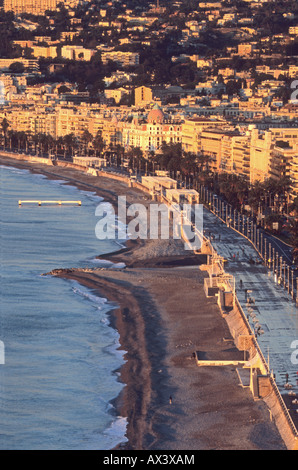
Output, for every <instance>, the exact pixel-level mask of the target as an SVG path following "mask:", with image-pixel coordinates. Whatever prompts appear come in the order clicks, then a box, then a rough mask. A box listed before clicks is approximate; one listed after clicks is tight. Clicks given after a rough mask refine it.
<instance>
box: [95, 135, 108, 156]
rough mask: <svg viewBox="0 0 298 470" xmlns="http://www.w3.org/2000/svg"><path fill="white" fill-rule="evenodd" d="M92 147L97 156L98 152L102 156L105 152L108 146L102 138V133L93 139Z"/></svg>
mask: <svg viewBox="0 0 298 470" xmlns="http://www.w3.org/2000/svg"><path fill="white" fill-rule="evenodd" d="M92 145H93V148H94V150H95V155H97V152H98V153H99V155H101V153H102V152H103V151H104V149H105V146H106V143H105V141H104V140H103V138H102V132H101V131H98V132H97V134H96V136H95V137H94V139H93V142H92Z"/></svg>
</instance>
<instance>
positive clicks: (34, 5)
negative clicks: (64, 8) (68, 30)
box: [3, 0, 60, 15]
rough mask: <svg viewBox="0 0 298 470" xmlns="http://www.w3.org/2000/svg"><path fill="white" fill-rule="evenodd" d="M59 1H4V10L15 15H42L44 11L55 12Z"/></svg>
mask: <svg viewBox="0 0 298 470" xmlns="http://www.w3.org/2000/svg"><path fill="white" fill-rule="evenodd" d="M59 2H60V0H4V5H3V6H4V10H5V11H13V12H14V13H15V15H20V14H22V13H31V14H32V15H43V14H44V13H45V12H46V10H56V8H57V5H58V3H59Z"/></svg>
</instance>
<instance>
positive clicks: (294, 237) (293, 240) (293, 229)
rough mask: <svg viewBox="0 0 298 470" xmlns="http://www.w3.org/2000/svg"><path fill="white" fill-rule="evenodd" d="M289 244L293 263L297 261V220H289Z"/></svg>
mask: <svg viewBox="0 0 298 470" xmlns="http://www.w3.org/2000/svg"><path fill="white" fill-rule="evenodd" d="M289 230H290V234H291V245H292V247H293V249H292V254H293V259H294V261H295V263H298V220H297V219H296V220H292V221H291V222H290V227H289Z"/></svg>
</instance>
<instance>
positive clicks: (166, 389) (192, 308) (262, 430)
mask: <svg viewBox="0 0 298 470" xmlns="http://www.w3.org/2000/svg"><path fill="white" fill-rule="evenodd" d="M9 162H10V163H9ZM0 163H2V164H13V166H18V167H23V168H27V169H28V168H31V169H32V168H34V171H38V172H41V173H43V174H45V175H47V176H48V177H49V178H58V177H59V178H62V179H64V180H69V181H70V183H71V184H76V185H77V186H78V187H80V188H82V189H90V190H92V191H96V192H97V194H99V195H101V196H103V197H104V198H105V200H108V201H109V202H111V203H112V204H116V201H117V195H118V194H119V195H126V196H127V199H128V202H129V201H132V202H136V198H138V202H140V201H143V203H144V204H149V203H150V201H149V200H148V197H147V196H144V194H143V193H142V192H141V191H139V190H135V189H131V188H128V187H127V186H126V185H125V184H124V183H120V182H118V181H112V180H110V179H107V178H102V177H100V178H99V177H94V176H91V175H85V174H83V173H81V172H79V171H77V170H70V169H64V168H60V167H53V168H52V167H47V166H45V165H40V164H38V165H37V164H34V165H33V164H27V163H25V162H24V163H23V162H19V161H18V162H12V161H11V160H10V159H9V160H7V159H3V158H1V159H0ZM108 258H110V259H111V260H114V261H117V262H118V261H120V260H122V261H124V262H125V263H126V266H127V267H126V268H125V269H121V270H116V269H104V270H103V269H95V270H93V271H92V272H83V271H82V270H70V272H67V271H63V272H60V273H59V274H58V275H59V276H61V277H64V278H71V279H75V280H77V281H78V282H80V283H81V284H84V285H85V286H87V287H89V288H90V289H93V290H94V291H96V292H98V293H99V294H100V295H102V296H104V297H106V298H108V299H109V300H110V301H113V302H116V303H117V305H118V308H116V309H114V310H112V311H111V313H110V316H111V325H112V326H113V327H115V328H116V329H117V330H118V331H119V334H120V344H121V346H120V347H121V349H123V350H124V351H126V354H125V360H126V362H125V365H124V366H123V367H122V368H121V370H120V380H121V381H122V382H123V383H124V384H125V387H124V389H123V392H122V393H121V395H120V396H119V397H117V398H116V399H115V400H114V404H115V406H116V412H117V414H118V415H121V416H125V417H127V418H128V427H127V438H128V443H125V444H124V445H123V446H119V448H125V449H134V450H143V449H148V450H151V449H152V450H210V449H221V450H258V449H260V450H265V449H267V450H279V449H284V450H285V449H286V447H285V445H284V443H283V441H282V440H281V437H280V435H279V433H278V431H277V428H276V426H275V424H274V423H273V422H271V421H270V416H269V410H268V408H267V406H266V404H265V403H264V402H263V401H261V400H259V401H254V400H253V397H252V395H251V392H250V391H249V390H248V389H247V388H242V387H241V386H240V384H239V379H238V375H237V372H236V368H235V367H234V366H226V367H198V366H197V365H196V362H195V360H194V358H193V356H192V354H193V352H194V351H198V350H199V351H201V352H203V353H204V355H205V357H208V356H210V357H211V356H212V357H215V358H217V359H221V358H223V357H226V356H227V355H229V354H235V353H237V351H236V348H235V346H234V343H233V341H232V339H231V335H230V332H229V330H228V328H227V324H226V322H225V320H224V319H223V318H222V317H221V315H220V311H219V308H218V306H217V304H216V302H215V300H214V299H208V298H206V296H205V293H204V291H203V279H204V277H205V275H206V274H205V273H204V272H202V271H201V270H200V269H199V267H198V266H196V265H193V263H197V261H194V260H193V258H194V257H193V256H192V254H191V253H190V252H187V254H186V252H185V250H184V246H183V243H182V242H181V241H180V240H175V241H174V240H171V243H169V241H168V240H150V241H142V242H138V241H136V242H130V243H128V244H127V249H126V250H124V251H122V252H118V253H117V254H111V255H110V256H108V255H107V256H106V257H105V259H108ZM199 259H200V258H199ZM201 261H202V260H201ZM201 261H199V262H201ZM185 264H186V265H187V266H186V267H185V266H184V265H185ZM57 268H59V266H57ZM170 397H172V403H170V400H169V399H170Z"/></svg>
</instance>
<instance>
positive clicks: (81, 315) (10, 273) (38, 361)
mask: <svg viewBox="0 0 298 470" xmlns="http://www.w3.org/2000/svg"><path fill="white" fill-rule="evenodd" d="M0 183H1V184H0V211H1V212H0V214H1V215H0V223H1V225H0V276H1V279H0V280H1V285H0V341H1V345H3V346H4V354H3V360H2V361H1V362H2V363H1V364H0V449H1V450H108V449H112V448H113V447H115V446H116V445H117V444H120V443H123V442H126V437H125V433H126V426H127V421H126V418H125V417H120V416H117V413H116V410H115V409H114V408H113V406H112V405H111V401H112V400H113V399H114V398H116V397H117V396H118V395H119V393H120V392H121V390H122V389H123V387H124V386H125V385H124V384H122V383H121V381H120V379H119V369H120V367H121V366H122V365H123V364H124V354H125V351H123V350H121V348H120V345H119V335H118V332H117V331H116V330H115V329H113V328H112V327H111V325H110V321H109V314H110V312H111V310H112V309H113V308H115V304H113V303H111V302H109V301H108V299H106V298H105V297H104V294H103V296H102V297H99V296H98V294H96V293H94V292H93V291H91V290H89V289H87V288H85V287H83V286H82V285H80V284H78V283H77V282H74V281H70V280H65V279H61V278H57V277H53V276H43V275H42V274H44V273H48V272H49V271H51V270H53V269H56V268H72V267H75V268H76V267H95V266H100V262H98V260H96V259H95V257H96V255H99V254H106V253H111V252H114V251H116V250H118V249H119V247H121V244H119V243H118V241H116V240H115V241H114V240H98V239H97V238H96V235H95V226H96V223H97V218H96V216H95V209H96V207H97V206H98V204H107V203H106V202H105V201H103V200H102V199H101V198H100V197H99V196H97V195H96V194H95V193H93V192H92V191H83V190H79V189H78V188H76V187H75V186H73V185H71V184H67V181H64V180H50V179H48V178H47V177H45V176H43V175H41V174H33V173H31V172H30V171H29V170H23V169H17V168H14V167H9V166H4V165H3V166H1V167H0ZM40 199H41V200H81V202H82V205H81V206H79V205H76V204H73V205H61V206H59V205H41V206H39V205H38V204H23V205H21V206H19V204H18V201H19V200H40ZM122 246H123V245H122ZM103 263H104V262H103ZM107 265H109V263H108V262H106V263H105V266H107ZM116 267H117V266H116ZM119 267H121V266H119ZM3 362H4V363H3Z"/></svg>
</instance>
